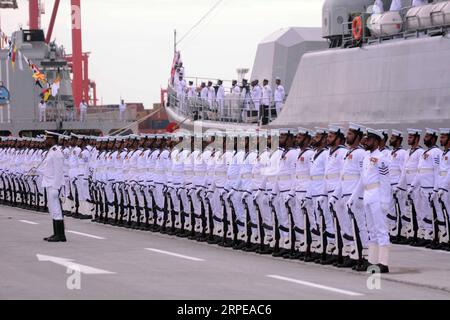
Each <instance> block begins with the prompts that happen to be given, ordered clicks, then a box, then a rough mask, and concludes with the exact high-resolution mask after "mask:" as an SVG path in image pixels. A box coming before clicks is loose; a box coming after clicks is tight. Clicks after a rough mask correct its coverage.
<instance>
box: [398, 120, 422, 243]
mask: <svg viewBox="0 0 450 320" xmlns="http://www.w3.org/2000/svg"><path fill="white" fill-rule="evenodd" d="M421 135H422V130H418V129H408V145H409V146H410V149H409V150H408V151H407V152H408V153H407V156H406V160H405V164H404V166H403V170H402V176H401V178H400V182H399V184H398V186H396V187H394V191H393V192H394V193H396V194H397V196H398V197H399V198H401V197H403V196H404V197H405V198H406V199H407V203H406V204H407V210H406V212H405V213H402V215H403V222H404V227H402V229H403V230H402V234H403V235H404V237H405V239H404V240H401V242H400V243H401V244H411V243H414V242H417V240H418V239H417V238H418V228H417V211H416V208H417V204H418V198H419V193H418V190H417V189H412V188H411V186H412V184H413V182H414V180H415V178H416V176H417V174H418V165H419V160H420V158H421V157H422V154H423V152H424V150H423V149H422V147H420V141H421ZM402 193H404V195H403V194H402ZM414 212H415V214H413V213H414Z"/></svg>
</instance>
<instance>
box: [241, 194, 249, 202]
mask: <svg viewBox="0 0 450 320" xmlns="http://www.w3.org/2000/svg"><path fill="white" fill-rule="evenodd" d="M247 198H248V194H247V193H244V194H243V195H242V198H241V201H242V203H243V204H245V203H246V202H247Z"/></svg>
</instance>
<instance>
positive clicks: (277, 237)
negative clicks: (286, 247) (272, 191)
mask: <svg viewBox="0 0 450 320" xmlns="http://www.w3.org/2000/svg"><path fill="white" fill-rule="evenodd" d="M269 206H270V209H271V210H272V216H273V228H274V236H275V246H274V248H273V249H274V252H277V251H279V250H280V238H281V235H280V229H279V227H278V217H277V211H276V209H275V206H274V205H273V202H272V200H271V199H270V200H269Z"/></svg>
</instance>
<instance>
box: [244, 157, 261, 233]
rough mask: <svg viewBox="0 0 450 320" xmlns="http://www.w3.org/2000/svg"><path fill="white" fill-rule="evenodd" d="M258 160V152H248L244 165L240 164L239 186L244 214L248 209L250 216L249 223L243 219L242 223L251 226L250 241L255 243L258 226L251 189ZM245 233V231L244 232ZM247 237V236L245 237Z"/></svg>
mask: <svg viewBox="0 0 450 320" xmlns="http://www.w3.org/2000/svg"><path fill="white" fill-rule="evenodd" d="M257 159H258V151H257V150H253V151H250V152H249V153H248V154H247V155H246V157H245V160H244V163H243V164H242V167H241V171H240V175H241V186H240V194H241V197H242V201H245V204H244V212H245V207H247V209H248V214H249V216H250V221H247V219H245V218H246V217H244V221H246V222H247V223H248V222H249V223H250V224H251V228H252V239H250V240H251V241H252V242H256V239H257V237H258V232H257V226H258V217H257V214H256V208H255V205H254V203H253V197H252V189H253V181H252V179H253V173H252V172H253V168H254V166H255V165H256V163H257V161H258V160H257ZM246 231H247V230H246ZM247 236H248V235H247Z"/></svg>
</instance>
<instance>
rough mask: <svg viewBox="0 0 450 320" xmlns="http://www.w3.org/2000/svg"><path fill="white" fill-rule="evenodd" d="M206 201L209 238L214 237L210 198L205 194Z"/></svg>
mask: <svg viewBox="0 0 450 320" xmlns="http://www.w3.org/2000/svg"><path fill="white" fill-rule="evenodd" d="M206 203H207V204H208V219H209V221H208V222H209V240H213V239H214V217H213V210H212V206H211V200H210V199H209V198H208V196H206Z"/></svg>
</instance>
